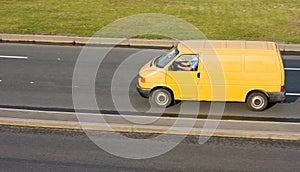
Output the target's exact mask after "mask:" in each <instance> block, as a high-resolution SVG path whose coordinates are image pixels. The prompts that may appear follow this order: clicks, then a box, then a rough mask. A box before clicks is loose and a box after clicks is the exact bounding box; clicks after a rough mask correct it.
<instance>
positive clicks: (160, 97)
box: [155, 92, 169, 106]
mask: <svg viewBox="0 0 300 172" xmlns="http://www.w3.org/2000/svg"><path fill="white" fill-rule="evenodd" d="M155 100H156V103H157V104H158V105H160V106H164V105H166V104H167V102H168V100H169V99H168V95H167V94H165V93H163V92H160V93H158V94H157V96H156V99H155Z"/></svg>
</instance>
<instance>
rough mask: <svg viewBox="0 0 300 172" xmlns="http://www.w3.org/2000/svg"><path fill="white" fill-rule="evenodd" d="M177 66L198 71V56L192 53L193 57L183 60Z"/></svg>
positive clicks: (185, 69)
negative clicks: (186, 60)
mask: <svg viewBox="0 0 300 172" xmlns="http://www.w3.org/2000/svg"><path fill="white" fill-rule="evenodd" d="M177 67H178V68H179V69H181V70H184V71H196V70H197V68H198V56H197V55H192V58H191V59H190V60H189V61H188V62H181V63H179V64H178V65H177Z"/></svg>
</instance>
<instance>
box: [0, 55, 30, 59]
mask: <svg viewBox="0 0 300 172" xmlns="http://www.w3.org/2000/svg"><path fill="white" fill-rule="evenodd" d="M0 58H6V59H28V57H25V56H3V55H0Z"/></svg>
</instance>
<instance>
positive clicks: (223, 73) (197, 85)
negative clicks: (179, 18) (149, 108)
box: [136, 40, 285, 111]
mask: <svg viewBox="0 0 300 172" xmlns="http://www.w3.org/2000/svg"><path fill="white" fill-rule="evenodd" d="M216 78H217V79H216ZM284 79H285V75H284V68H283V63H282V58H281V55H280V52H279V50H278V47H277V45H276V43H274V42H265V41H203V40H190V41H184V42H181V43H178V45H177V46H176V47H174V48H173V49H172V50H170V51H169V52H168V53H167V54H166V55H162V56H159V57H156V58H154V59H153V60H151V61H150V62H148V63H147V64H145V65H144V66H143V67H142V68H141V69H140V71H139V76H138V78H137V82H136V87H137V90H138V92H139V93H140V95H141V96H143V97H146V98H149V99H150V102H151V103H153V104H155V105H157V106H159V107H168V106H169V105H170V104H171V103H172V102H174V100H194V101H195V100H197V101H233V102H246V103H247V104H248V106H249V108H250V109H251V110H254V111H262V110H264V109H265V108H266V107H267V106H268V103H270V102H281V101H283V100H284V99H285V91H284Z"/></svg>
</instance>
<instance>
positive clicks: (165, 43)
mask: <svg viewBox="0 0 300 172" xmlns="http://www.w3.org/2000/svg"><path fill="white" fill-rule="evenodd" d="M89 39H90V37H78V36H59V35H30V34H0V40H1V41H5V42H29V43H52V44H74V45H75V44H79V45H85V44H92V45H101V46H107V45H119V46H131V47H155V48H171V47H173V46H174V45H176V44H177V42H176V41H175V40H170V39H161V40H155V39H137V38H132V39H127V38H100V37H99V38H92V39H91V40H89ZM88 42H89V43H88ZM278 46H279V49H280V51H296V52H300V44H282V43H279V44H278Z"/></svg>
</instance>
